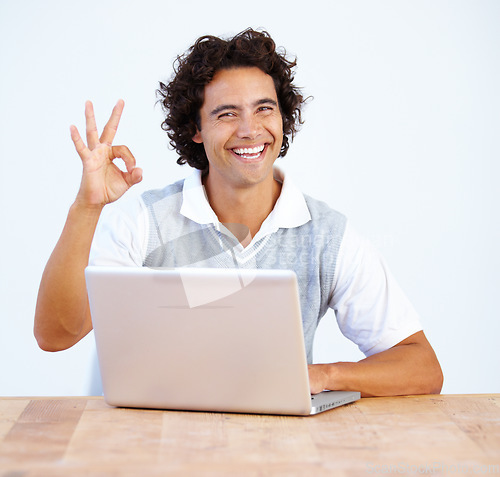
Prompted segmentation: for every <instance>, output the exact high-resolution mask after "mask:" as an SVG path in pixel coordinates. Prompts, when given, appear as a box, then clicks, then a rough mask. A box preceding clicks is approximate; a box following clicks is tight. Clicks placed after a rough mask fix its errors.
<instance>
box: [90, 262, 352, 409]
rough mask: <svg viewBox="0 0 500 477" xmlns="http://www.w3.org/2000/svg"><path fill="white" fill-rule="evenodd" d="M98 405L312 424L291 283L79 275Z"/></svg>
mask: <svg viewBox="0 0 500 477" xmlns="http://www.w3.org/2000/svg"><path fill="white" fill-rule="evenodd" d="M85 275H86V280H87V289H88V295H89V301H90V310H91V315H92V322H93V325H94V330H95V339H96V347H97V355H98V360H99V367H100V371H101V377H102V383H103V391H104V398H105V400H106V402H107V403H108V404H110V405H113V406H120V407H138V408H153V409H176V410H190V411H216V412H239V413H259V414H284V415H309V414H316V413H318V412H322V411H326V410H328V409H332V408H334V407H337V406H340V405H342V404H347V403H350V402H352V401H355V400H357V399H359V397H360V394H359V393H358V392H344V391H325V392H323V393H320V394H316V395H313V396H311V394H310V390H309V380H308V372H307V361H306V353H305V346H304V338H303V331H302V320H301V313H300V303H299V295H298V287H297V277H296V275H295V273H294V272H292V271H287V270H242V269H207V268H179V269H151V268H140V267H138V268H132V267H87V269H86V270H85Z"/></svg>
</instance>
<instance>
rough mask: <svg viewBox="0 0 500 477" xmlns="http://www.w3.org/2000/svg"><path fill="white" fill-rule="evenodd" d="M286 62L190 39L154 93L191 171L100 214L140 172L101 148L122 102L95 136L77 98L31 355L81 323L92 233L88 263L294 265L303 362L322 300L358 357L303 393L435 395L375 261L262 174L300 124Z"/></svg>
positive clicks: (340, 220)
mask: <svg viewBox="0 0 500 477" xmlns="http://www.w3.org/2000/svg"><path fill="white" fill-rule="evenodd" d="M294 66H295V62H290V61H288V60H287V59H286V57H285V55H284V54H279V53H277V52H276V49H275V44H274V42H273V40H272V39H271V38H270V37H269V35H268V34H267V33H262V32H255V31H253V30H247V31H245V32H242V33H241V34H239V35H236V36H235V37H234V38H232V39H230V40H227V41H226V40H222V39H219V38H215V37H202V38H200V39H199V40H198V41H197V42H196V43H195V45H193V47H192V48H191V49H190V50H189V51H188V52H187V53H186V54H185V55H184V56H182V57H179V58H178V63H177V67H176V72H175V76H174V78H173V80H172V81H171V82H170V83H169V84H168V85H164V84H162V83H160V90H159V95H160V97H161V99H162V105H163V107H164V109H165V112H166V119H165V121H164V123H163V124H162V127H163V128H164V129H165V130H166V131H167V132H168V135H169V137H170V139H171V144H172V145H173V146H174V147H175V148H176V150H177V152H178V153H179V156H180V157H179V159H178V162H179V163H180V164H183V163H185V162H188V163H189V164H190V165H191V166H192V167H194V168H195V172H194V174H193V175H192V176H191V177H189V178H188V179H186V180H185V181H180V182H178V183H175V184H172V185H170V186H167V187H166V188H165V189H163V190H160V191H148V192H146V193H144V194H142V196H141V197H140V199H139V200H135V201H133V202H132V203H127V201H120V202H119V203H118V204H117V206H116V207H115V208H110V207H107V208H106V211H107V212H108V213H106V212H105V213H104V214H102V216H101V213H102V212H103V209H104V207H105V205H106V204H109V203H111V202H114V201H116V200H117V199H118V198H120V197H121V196H122V195H123V194H124V193H125V191H126V190H127V189H128V188H129V187H131V186H132V185H134V184H136V183H138V182H139V181H140V180H141V178H142V171H141V170H140V169H139V168H137V167H136V161H135V158H134V156H133V155H132V153H131V152H130V151H129V150H128V148H126V147H125V146H113V145H112V143H113V139H114V136H115V133H116V130H117V128H118V124H119V120H120V117H121V114H122V111H123V107H124V104H123V101H119V102H118V103H117V105H116V106H115V108H114V109H113V112H112V114H111V117H110V120H109V121H108V123H107V124H106V126H105V128H104V130H103V133H102V135H101V137H100V138H99V136H98V132H97V127H96V123H95V118H94V113H93V108H92V104H91V103H90V102H88V103H87V104H86V107H85V117H86V129H87V136H86V139H87V144H85V143H84V141H83V140H82V138H81V137H80V134H79V132H78V130H77V129H76V128H75V127H74V126H72V127H71V137H72V140H73V142H74V144H75V147H76V150H77V152H78V154H79V155H80V158H81V159H82V163H83V175H82V182H81V186H80V190H79V192H78V195H77V198H76V200H75V202H74V203H73V205H72V206H71V208H70V211H69V214H68V218H67V222H66V224H65V227H64V230H63V232H62V234H61V238H60V240H59V242H58V243H57V245H56V247H55V249H54V252H53V254H52V255H51V257H50V259H49V261H48V264H47V267H46V269H45V271H44V274H43V277H42V281H41V284H40V291H39V296H38V302H37V309H36V314H35V336H36V338H37V340H38V343H39V345H40V347H41V348H42V349H45V350H50V351H56V350H61V349H66V348H68V347H70V346H72V345H73V344H75V343H76V342H78V341H79V340H80V339H81V338H83V337H84V336H85V335H86V334H87V333H88V332H89V331H90V330H91V329H92V322H91V318H90V313H89V306H88V298H87V293H86V288H85V279H84V269H85V267H86V265H87V264H88V262H89V255H90V254H91V245H92V242H93V241H94V243H93V245H92V254H91V259H90V260H91V263H93V264H101V265H104V264H106V265H109V264H115V265H129V266H134V265H135V266H169V267H172V266H219V267H246V268H289V269H292V270H294V271H295V272H296V273H297V277H298V282H299V289H300V298H301V306H302V314H303V320H304V322H303V325H304V335H305V341H306V349H307V353H308V361H309V363H311V361H312V343H313V338H314V332H315V329H316V326H317V324H318V322H319V320H320V319H321V317H322V316H323V315H324V313H325V312H326V311H327V309H328V308H329V307H330V308H333V309H334V310H335V312H336V316H337V321H338V323H339V326H340V328H341V330H342V332H343V333H344V334H345V335H346V336H347V337H349V338H350V339H352V340H353V341H354V342H356V343H357V344H358V346H359V347H360V349H361V350H362V351H363V352H364V353H365V355H366V356H367V357H366V358H365V359H363V360H361V361H360V362H358V363H346V362H342V363H331V364H317V365H312V364H310V365H309V375H310V388H311V393H318V392H320V391H322V390H323V389H331V390H357V391H361V393H362V395H363V396H376V395H398V394H421V393H439V392H440V390H441V386H442V379H443V378H442V373H441V368H440V366H439V363H438V361H437V359H436V356H435V354H434V351H433V349H432V347H431V345H430V344H429V342H428V341H427V339H426V337H425V335H424V333H423V331H422V328H421V325H420V322H419V319H418V316H417V315H416V313H415V311H414V310H413V308H412V307H411V305H410V304H409V303H408V301H407V299H406V298H405V296H404V295H403V294H402V292H401V290H400V289H399V288H398V286H397V284H395V282H394V279H393V278H392V276H391V275H390V273H389V272H388V271H387V269H386V267H385V265H384V262H383V261H382V260H381V259H380V258H379V256H378V254H377V253H376V252H375V251H374V250H373V249H372V248H371V246H370V245H369V244H367V243H366V241H364V240H362V239H361V238H360V237H359V236H358V235H357V234H356V233H355V232H354V231H353V230H352V228H351V227H350V225H349V223H348V221H347V220H346V218H345V217H344V216H343V215H342V214H340V213H338V212H336V211H333V210H332V209H330V208H329V207H328V206H326V204H324V203H321V202H319V201H316V200H314V199H312V198H310V197H306V196H303V195H302V194H301V193H300V192H299V191H298V190H297V189H296V187H295V186H294V185H293V183H292V182H291V180H290V179H289V178H285V177H284V175H283V173H282V172H280V171H279V170H278V169H276V168H274V162H275V161H276V159H277V158H278V157H279V156H283V155H285V154H286V152H287V149H288V146H289V138H292V137H293V135H294V133H295V132H296V131H297V128H298V126H299V125H300V123H301V114H300V113H301V105H302V103H303V98H302V96H301V95H300V93H299V91H298V89H297V88H296V87H295V86H294V85H293V68H294ZM115 158H121V159H123V161H124V162H125V164H126V169H127V171H126V172H122V171H120V170H119V169H118V168H117V167H116V166H115V165H114V164H113V160H114V159H115ZM99 219H100V220H99ZM98 221H99V228H98V232H97V233H96V235H95V236H94V234H95V230H96V227H97V224H98ZM277 346H279V344H277Z"/></svg>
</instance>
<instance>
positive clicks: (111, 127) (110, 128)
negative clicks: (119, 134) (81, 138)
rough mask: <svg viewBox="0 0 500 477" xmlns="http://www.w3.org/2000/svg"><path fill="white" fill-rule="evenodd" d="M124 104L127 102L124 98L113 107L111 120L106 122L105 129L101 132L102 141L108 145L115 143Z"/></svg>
mask: <svg viewBox="0 0 500 477" xmlns="http://www.w3.org/2000/svg"><path fill="white" fill-rule="evenodd" d="M124 106H125V103H124V101H123V99H120V100H118V102H117V103H116V105H115V107H114V108H113V111H112V113H111V117H110V118H109V121H108V122H107V123H106V126H104V130H103V131H102V134H101V142H102V143H104V144H107V145H108V146H111V144H112V143H113V139H114V138H115V135H116V131H117V129H118V124H119V123H120V118H121V116H122V112H123V108H124Z"/></svg>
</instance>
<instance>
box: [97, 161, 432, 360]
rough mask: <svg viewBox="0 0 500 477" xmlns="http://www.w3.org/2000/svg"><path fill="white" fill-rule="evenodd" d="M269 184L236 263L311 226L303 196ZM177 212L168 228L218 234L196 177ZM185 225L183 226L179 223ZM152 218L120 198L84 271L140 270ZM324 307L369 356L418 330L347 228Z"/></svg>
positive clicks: (389, 279) (374, 259) (137, 201)
mask: <svg viewBox="0 0 500 477" xmlns="http://www.w3.org/2000/svg"><path fill="white" fill-rule="evenodd" d="M274 174H275V178H276V179H277V180H279V181H281V182H282V183H283V186H282V190H281V194H280V197H279V198H278V201H277V202H276V204H275V207H274V209H273V210H272V212H271V213H270V214H269V216H268V217H267V218H266V220H265V221H264V222H263V224H262V226H261V228H260V230H259V231H258V233H257V234H256V235H255V237H253V238H252V240H251V242H250V244H249V245H247V246H246V247H245V248H243V247H242V246H241V244H238V245H236V246H235V247H234V253H235V255H236V256H237V257H242V258H243V257H248V256H249V251H253V249H254V248H255V253H257V251H258V250H257V247H260V246H265V242H266V241H265V240H262V239H263V238H265V237H267V236H271V235H272V234H274V233H276V232H277V231H278V230H279V229H287V228H295V227H300V226H301V225H303V224H306V223H307V222H309V221H310V220H311V214H310V211H309V208H308V205H307V203H306V200H305V198H304V195H303V194H302V192H301V191H300V190H299V189H298V188H297V187H296V186H295V184H294V183H293V182H292V180H291V179H290V178H289V177H288V176H287V177H286V178H285V176H284V174H283V172H282V171H280V170H279V169H277V168H275V170H274ZM179 194H181V195H182V197H181V198H182V206H181V207H180V212H179V213H176V214H172V216H171V218H170V216H169V220H171V221H172V227H175V226H176V221H178V220H180V218H181V216H182V217H183V218H187V219H189V220H191V221H193V222H195V223H197V224H200V225H203V224H212V225H213V226H214V227H215V228H217V230H219V231H221V232H223V233H224V227H223V226H222V225H221V224H220V223H219V221H218V218H217V216H216V215H215V213H214V211H213V210H212V208H211V206H210V204H209V202H208V200H207V197H206V194H205V191H204V187H203V185H202V182H201V173H200V171H198V170H194V171H193V174H192V175H190V176H189V177H188V178H187V179H185V181H184V183H183V186H182V191H181V192H179ZM183 220H184V219H183ZM149 221H150V216H149V213H148V210H147V208H146V205H145V203H144V201H143V200H142V197H136V196H131V197H127V196H125V197H123V198H122V199H120V200H119V201H117V202H115V203H113V204H110V205H107V206H106V207H105V208H104V210H103V214H102V216H101V219H100V221H99V224H98V228H97V230H96V234H95V237H94V241H93V244H92V250H91V256H90V264H92V265H101V266H104V265H107V266H115V265H121V266H143V264H144V261H145V259H146V256H147V250H148V240H149V230H150V223H149ZM328 306H329V307H330V308H332V309H333V310H334V311H335V315H336V319H337V322H338V325H339V328H340V330H341V331H342V333H343V334H344V335H345V336H346V337H347V338H349V339H350V340H352V341H353V342H354V343H356V344H357V345H358V347H359V348H360V350H361V351H362V352H363V353H364V354H365V355H367V356H369V355H372V354H375V353H378V352H380V351H384V350H386V349H388V348H390V347H392V346H394V345H396V344H397V343H399V342H400V341H402V340H404V339H405V338H407V337H408V336H410V335H412V334H414V333H416V332H417V331H420V330H422V326H421V323H420V320H419V317H418V315H417V313H416V312H415V310H414V308H413V307H412V305H411V304H410V303H409V301H408V299H407V298H406V296H405V295H404V293H403V292H402V290H401V289H400V287H399V286H398V284H397V283H396V281H395V279H394V277H393V276H392V274H391V273H390V271H389V270H388V267H387V265H386V263H385V261H384V260H383V259H382V258H381V256H380V254H379V253H378V251H377V250H375V248H374V247H373V246H372V245H371V244H370V243H369V242H368V241H367V240H365V239H364V238H362V237H360V236H359V235H358V234H357V233H356V232H355V230H354V229H353V228H352V227H351V225H350V224H349V222H348V221H347V224H346V226H345V230H344V234H343V237H342V242H341V245H340V248H339V252H338V257H337V261H336V267H335V273H334V279H333V285H332V290H331V293H330V298H329V302H328Z"/></svg>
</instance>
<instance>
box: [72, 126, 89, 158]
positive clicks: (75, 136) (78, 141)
mask: <svg viewBox="0 0 500 477" xmlns="http://www.w3.org/2000/svg"><path fill="white" fill-rule="evenodd" d="M69 130H70V133H71V140H72V141H73V144H74V145H75V149H76V152H77V153H78V155H79V156H80V157H81V158H82V159H83V158H84V156H85V153H86V151H88V149H87V146H86V145H85V143H84V142H83V140H82V137H81V136H80V133H79V132H78V129H77V128H76V126H71V127H70V128H69Z"/></svg>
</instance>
